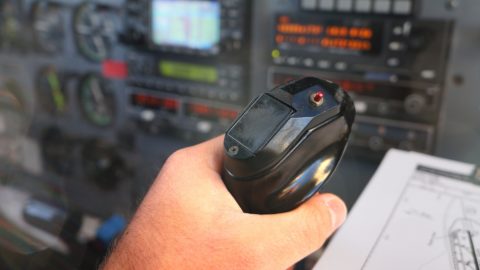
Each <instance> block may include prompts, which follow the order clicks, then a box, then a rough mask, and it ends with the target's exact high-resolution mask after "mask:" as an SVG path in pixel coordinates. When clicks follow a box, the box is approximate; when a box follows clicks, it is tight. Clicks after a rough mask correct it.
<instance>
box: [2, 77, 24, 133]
mask: <svg viewBox="0 0 480 270" xmlns="http://www.w3.org/2000/svg"><path fill="white" fill-rule="evenodd" d="M25 116H26V113H25V104H24V102H23V100H22V98H21V97H20V89H19V88H18V85H17V84H16V83H15V82H14V81H5V82H4V83H3V84H1V85H0V136H5V135H6V136H16V135H18V134H21V133H22V131H23V130H24V128H25V126H26V117H25Z"/></svg>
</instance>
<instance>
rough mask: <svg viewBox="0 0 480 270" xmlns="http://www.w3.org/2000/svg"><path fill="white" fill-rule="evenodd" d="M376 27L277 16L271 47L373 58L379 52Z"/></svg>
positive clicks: (378, 35) (378, 33)
mask: <svg viewBox="0 0 480 270" xmlns="http://www.w3.org/2000/svg"><path fill="white" fill-rule="evenodd" d="M381 31H382V27H381V25H379V24H373V23H367V22H358V21H355V22H350V23H348V22H345V21H342V22H339V21H338V22H337V21H331V20H325V21H322V20H320V21H319V20H318V19H316V20H314V21H312V20H309V19H306V18H304V17H301V18H300V17H299V18H294V17H291V16H287V15H282V16H279V17H278V19H277V24H276V34H275V44H276V45H277V46H278V48H280V49H286V50H289V49H303V50H311V51H318V50H330V51H342V52H351V53H356V54H376V53H378V52H379V50H380V48H381V44H380V43H381Z"/></svg>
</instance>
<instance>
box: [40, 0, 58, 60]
mask: <svg viewBox="0 0 480 270" xmlns="http://www.w3.org/2000/svg"><path fill="white" fill-rule="evenodd" d="M32 16H33V30H34V36H35V42H36V44H37V46H38V47H39V49H40V50H42V51H45V52H47V53H56V52H61V51H62V50H63V46H64V39H65V29H64V19H63V16H62V13H61V9H60V6H59V5H58V4H54V3H50V2H48V1H38V2H37V3H35V5H34V6H33V15H32Z"/></svg>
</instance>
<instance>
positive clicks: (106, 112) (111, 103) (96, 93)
mask: <svg viewBox="0 0 480 270" xmlns="http://www.w3.org/2000/svg"><path fill="white" fill-rule="evenodd" d="M80 106H81V108H82V111H83V113H84V115H85V117H86V118H87V119H88V121H90V122H91V123H92V124H94V125H97V126H103V127H104V126H109V125H111V124H112V123H113V121H114V120H115V100H114V96H113V93H112V91H110V89H109V88H107V83H106V82H105V81H104V80H103V79H102V78H100V77H98V76H96V75H89V76H87V77H85V79H83V80H82V82H81V83H80Z"/></svg>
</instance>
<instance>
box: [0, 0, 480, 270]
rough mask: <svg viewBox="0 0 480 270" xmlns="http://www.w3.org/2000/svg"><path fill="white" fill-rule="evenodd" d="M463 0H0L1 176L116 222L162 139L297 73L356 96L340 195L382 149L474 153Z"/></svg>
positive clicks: (177, 136)
mask: <svg viewBox="0 0 480 270" xmlns="http://www.w3.org/2000/svg"><path fill="white" fill-rule="evenodd" d="M473 1H474V0H467V1H464V2H462V3H457V4H452V3H451V2H456V1H446V2H447V3H444V2H441V3H440V2H439V1H437V0H421V1H420V0H417V1H413V0H318V1H317V0H266V1H251V0H184V1H174V0H112V1H110V0H108V1H107V0H89V1H87V0H22V1H13V0H0V165H1V168H3V169H5V173H3V172H0V183H2V185H3V184H4V185H8V186H9V187H13V188H15V189H18V190H20V191H22V192H26V193H28V194H30V195H31V196H33V197H35V198H36V200H43V201H44V202H49V203H51V204H52V205H56V206H58V207H61V208H62V209H65V211H66V212H68V213H70V212H71V213H80V214H79V215H80V216H82V218H85V217H87V216H88V218H94V219H96V220H102V221H104V220H106V219H108V218H109V217H111V216H112V215H120V216H122V217H123V218H124V219H125V220H128V219H129V218H130V217H131V216H132V214H133V213H134V211H135V208H136V207H137V206H138V203H139V201H141V198H143V196H144V194H145V192H146V191H147V190H148V187H149V186H150V184H151V183H152V181H153V179H154V178H155V176H156V173H157V172H158V170H159V169H160V168H161V166H162V164H163V162H164V161H165V160H166V158H167V157H168V156H169V155H170V154H171V153H172V152H174V151H175V150H176V149H179V148H181V147H185V146H188V145H191V144H193V143H196V142H200V141H203V140H206V139H208V138H212V137H214V136H216V135H219V134H222V133H223V132H224V131H225V129H226V128H227V127H228V126H229V125H230V124H231V123H232V122H233V121H234V120H235V119H236V117H237V116H238V113H239V112H240V111H241V109H242V107H243V106H244V105H245V104H247V103H248V102H249V100H250V99H252V98H253V97H255V96H257V95H258V94H259V93H261V92H264V91H266V90H268V89H271V88H272V87H273V86H275V85H277V84H280V83H284V82H286V81H289V80H292V79H297V78H300V77H303V76H318V77H321V78H324V79H328V80H331V81H334V82H336V83H338V84H340V85H341V86H342V87H343V88H344V89H345V90H347V91H348V92H349V93H350V94H351V95H352V97H353V98H354V101H355V107H356V110H357V115H358V118H357V120H356V123H355V125H354V127H353V131H352V140H351V143H350V146H349V148H348V150H347V158H346V161H345V162H343V163H342V165H341V166H340V168H339V170H338V172H337V173H336V177H337V178H339V180H338V181H337V180H336V181H332V182H334V183H337V186H332V187H330V189H331V190H332V191H333V192H336V193H338V194H340V195H343V197H344V198H345V200H346V201H347V204H349V206H351V205H352V204H353V203H354V201H355V199H356V197H357V196H358V194H359V193H360V192H361V190H362V188H363V187H364V185H365V184H366V183H367V181H368V179H369V178H370V176H371V174H372V173H373V171H374V169H375V168H376V166H377V164H378V162H379V161H380V160H381V158H382V157H383V155H384V154H385V152H386V151H387V150H388V149H390V148H401V149H407V150H412V151H419V152H424V153H431V154H437V155H441V156H445V157H450V158H457V159H462V160H464V161H467V162H476V163H478V162H480V160H478V155H475V153H476V152H475V151H476V150H479V151H480V145H479V144H478V141H480V140H479V139H480V133H479V132H478V130H480V123H479V122H478V117H477V116H478V106H477V104H476V103H475V102H474V100H478V93H477V92H476V90H475V86H476V85H477V83H480V82H479V78H478V76H477V75H475V74H476V73H475V71H476V70H477V68H476V67H477V66H478V59H479V58H478V55H479V52H478V49H477V47H475V46H474V45H471V44H474V43H475V42H477V41H478V40H476V39H475V38H474V37H478V33H480V29H479V27H478V25H480V24H479V21H478V20H479V19H478V18H477V17H478V16H476V15H475V14H477V13H475V12H477V11H478V12H480V10H479V9H480V7H477V5H476V4H475V3H474V2H473ZM469 2H472V3H469ZM469 55H471V56H472V57H469ZM460 59H461V60H462V61H463V62H462V61H460ZM463 63H469V65H467V66H469V67H471V68H467V66H465V65H464V64H463ZM463 104H465V105H463ZM455 145H457V146H455ZM357 178H358V180H356V181H353V182H352V181H350V182H349V181H348V179H357ZM37 185H46V186H48V190H50V191H49V192H46V191H45V189H44V188H38V187H37ZM0 186H1V185H0ZM51 190H54V191H55V192H51ZM52 194H56V195H54V196H53V195H52ZM0 204H1V203H0ZM65 222H66V221H65ZM72 241H73V242H75V245H78V243H77V240H71V239H70V240H69V241H68V242H69V243H70V244H71V242H72ZM0 249H2V250H3V247H2V246H1V245H0ZM81 249H82V250H83V253H84V252H85V250H89V247H87V246H86V244H85V243H81ZM44 250H45V249H41V251H44ZM0 253H1V252H0ZM60 253H61V252H60ZM80 253H82V252H80ZM95 254H97V255H96V256H97V257H95V256H94V257H95V258H96V259H93V261H90V263H93V264H94V263H95V262H96V261H95V260H97V261H98V258H101V252H99V253H98V252H97V253H95ZM98 254H100V255H98ZM82 256H83V255H79V254H73V253H69V254H68V255H66V256H65V254H64V253H63V255H61V256H59V258H63V259H60V261H61V265H62V267H60V269H63V268H65V269H70V268H73V269H75V268H78V267H80V266H79V264H78V263H77V262H78V258H77V257H82ZM65 258H67V259H65ZM72 258H75V259H73V260H71V259H72ZM2 259H3V260H5V261H6V262H5V263H6V264H7V266H11V265H10V264H12V265H16V263H18V262H17V261H15V262H11V261H9V260H7V259H5V258H3V257H2V256H0V266H3V265H2V263H3V261H2ZM69 260H70V261H75V263H73V264H72V263H68V261H69ZM85 267H86V268H85V269H89V268H88V266H85ZM0 268H1V267H0Z"/></svg>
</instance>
